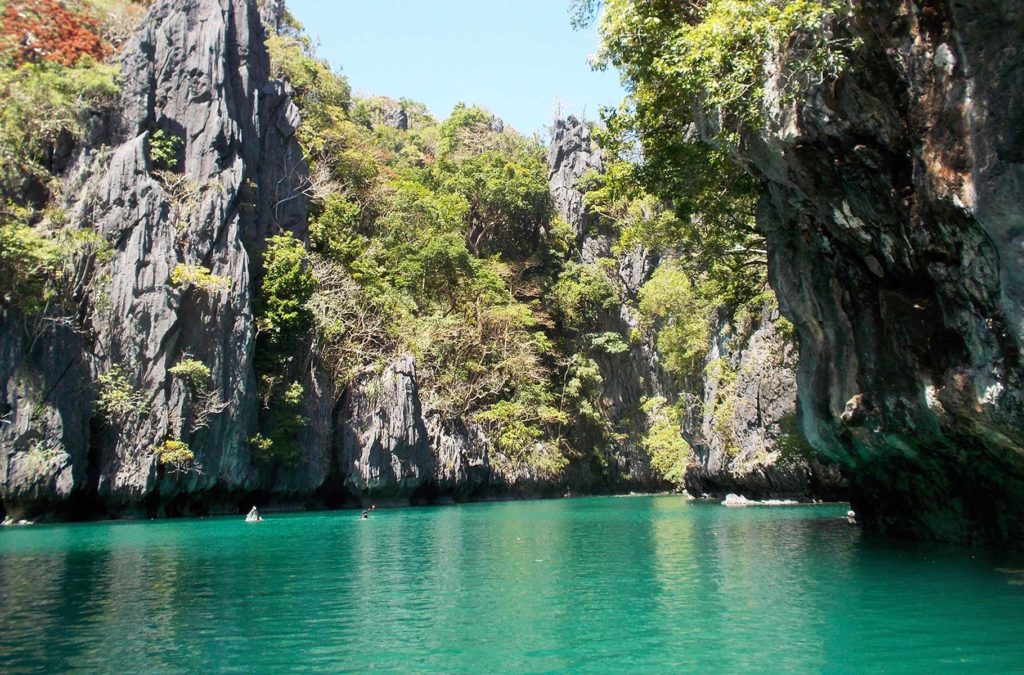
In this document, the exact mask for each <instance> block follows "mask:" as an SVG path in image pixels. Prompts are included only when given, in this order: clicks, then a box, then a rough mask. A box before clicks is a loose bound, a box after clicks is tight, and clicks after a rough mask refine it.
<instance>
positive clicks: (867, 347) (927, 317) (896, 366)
mask: <svg viewBox="0 0 1024 675" xmlns="http://www.w3.org/2000/svg"><path fill="white" fill-rule="evenodd" d="M840 30H842V31H846V30H848V31H849V35H847V36H843V35H842V33H840V36H843V37H856V38H859V39H860V40H862V41H863V46H862V47H860V48H859V49H858V50H857V52H856V53H855V54H853V56H852V59H851V62H850V64H849V66H848V68H847V69H846V72H845V74H844V75H843V76H842V77H841V78H840V79H839V80H838V82H836V83H835V85H834V86H828V87H819V88H818V89H815V90H813V91H811V92H809V93H807V94H806V95H805V96H803V97H802V98H801V99H800V100H799V101H798V102H796V103H795V104H792V105H791V104H787V103H784V100H783V99H782V98H781V97H778V98H775V99H774V100H773V101H772V102H771V103H772V105H773V108H772V110H771V115H770V128H769V129H768V130H767V132H766V133H765V134H764V136H763V137H762V138H757V139H753V138H752V139H750V143H749V146H748V147H747V149H746V150H745V151H744V155H745V160H746V161H748V162H750V163H751V164H752V165H753V166H755V167H756V168H757V170H758V171H759V172H760V173H761V174H762V175H763V176H764V177H765V179H766V181H767V189H766V193H765V197H764V200H763V205H762V208H761V212H760V214H759V222H760V224H761V227H763V228H764V230H765V232H766V233H767V235H768V242H769V254H770V271H771V279H772V285H773V286H774V288H775V289H776V291H777V293H778V295H779V299H780V302H781V305H782V308H783V311H784V313H785V314H786V315H787V316H789V317H791V318H792V319H793V321H794V323H795V324H796V327H797V329H798V331H799V335H800V345H801V349H800V370H799V376H798V379H799V391H800V417H801V423H802V426H803V429H804V431H805V432H806V435H807V437H808V439H809V440H810V442H811V443H812V444H813V446H814V447H815V449H816V450H817V451H818V452H820V453H822V454H823V455H824V456H826V457H828V458H830V459H832V460H834V461H838V462H840V463H841V464H842V465H843V466H844V469H845V471H846V473H847V474H848V475H849V476H850V479H851V483H852V490H853V496H852V500H853V502H854V508H855V509H856V510H857V511H858V513H859V514H860V515H861V517H862V520H863V521H864V522H865V523H866V524H867V525H868V526H869V527H873V528H876V529H880V530H883V531H887V532H893V533H898V534H904V535H914V536H930V537H938V538H942V539H950V540H960V541H964V540H969V541H977V540H989V541H1016V542H1017V543H1019V542H1021V541H1024V380H1022V375H1024V368H1022V365H1021V346H1022V338H1024V335H1022V333H1024V258H1022V256H1021V247H1022V245H1024V234H1022V233H1024V198H1022V181H1024V154H1022V148H1024V118H1022V113H1021V111H1022V110H1024V56H1022V52H1021V50H1020V44H1019V42H1020V36H1021V35H1022V34H1024V9H1022V7H1021V6H1020V4H1019V3H1017V2H1011V1H1007V0H969V1H967V2H958V3H953V2H947V1H945V0H935V1H932V0H907V1H903V2H897V1H895V0H873V1H871V2H867V3H860V4H859V5H858V6H857V9H856V10H855V11H854V13H853V15H852V18H851V19H850V21H849V23H848V25H847V26H845V27H840ZM776 84H777V83H776ZM777 88H778V87H776V89H777Z"/></svg>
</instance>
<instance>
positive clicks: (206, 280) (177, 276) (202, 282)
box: [171, 263, 231, 293]
mask: <svg viewBox="0 0 1024 675" xmlns="http://www.w3.org/2000/svg"><path fill="white" fill-rule="evenodd" d="M171 285H172V286H177V287H184V288H189V287H193V288H197V289H199V290H200V291H202V292H204V293H219V292H221V291H226V290H228V289H230V288H231V279H229V278H227V277H222V276H218V275H216V274H212V273H211V272H210V269H209V268H208V267H204V266H202V265H185V264H182V263H178V264H177V265H175V266H174V269H173V270H171Z"/></svg>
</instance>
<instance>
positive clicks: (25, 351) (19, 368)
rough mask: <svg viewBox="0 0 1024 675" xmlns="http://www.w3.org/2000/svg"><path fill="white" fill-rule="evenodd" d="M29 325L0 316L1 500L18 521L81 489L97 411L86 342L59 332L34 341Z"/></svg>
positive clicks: (21, 319)
mask: <svg viewBox="0 0 1024 675" xmlns="http://www.w3.org/2000/svg"><path fill="white" fill-rule="evenodd" d="M28 325H30V324H29V323H28V322H26V320H25V318H24V317H21V316H18V315H17V314H16V313H15V312H13V311H12V312H10V313H8V314H7V316H0V335H2V336H3V339H2V340H0V478H2V481H0V498H2V500H3V506H4V509H5V511H6V512H7V513H8V514H11V515H12V516H13V517H20V516H21V515H22V514H28V513H30V512H31V510H32V509H33V508H34V507H35V505H37V504H40V503H42V504H48V505H49V504H58V503H60V502H61V501H64V500H67V499H68V498H70V497H71V496H72V495H73V494H74V493H75V492H76V491H79V490H82V489H84V487H85V484H86V472H85V468H86V463H87V453H88V443H89V438H88V431H89V426H88V418H89V414H90V412H91V408H92V401H91V398H92V392H91V391H89V389H88V388H85V389H83V388H81V387H80V384H81V383H83V382H88V380H89V368H88V365H87V364H86V363H85V362H84V360H83V352H84V349H83V344H82V339H81V336H80V335H79V334H78V333H76V332H75V331H73V330H71V329H70V328H68V327H66V326H60V327H58V328H55V329H53V330H54V331H55V334H54V335H53V336H52V337H51V338H50V339H40V340H36V341H34V343H33V340H32V339H31V338H30V337H26V330H25V329H26V327H27V326H28Z"/></svg>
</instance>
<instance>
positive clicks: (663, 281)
mask: <svg viewBox="0 0 1024 675" xmlns="http://www.w3.org/2000/svg"><path fill="white" fill-rule="evenodd" d="M716 309H717V303H716V302H714V300H713V299H709V298H707V297H706V296H704V295H703V294H702V293H701V289H699V288H697V287H695V286H694V284H693V282H691V281H690V277H689V275H688V274H687V273H686V272H685V271H683V270H682V269H680V267H679V266H678V265H676V264H673V263H672V262H666V263H663V264H662V265H661V266H659V267H658V269H657V270H656V271H655V272H654V275H653V276H652V277H651V279H650V280H649V281H648V282H647V283H646V284H644V285H643V287H642V288H641V289H640V312H641V314H642V316H643V317H644V320H645V321H646V322H647V323H648V324H650V325H652V326H654V327H656V328H657V346H658V352H659V353H660V354H661V356H662V360H663V361H662V362H663V364H664V366H665V369H666V370H667V371H668V372H670V373H673V374H674V375H676V376H679V377H685V376H686V375H689V374H690V373H692V372H693V370H694V367H695V366H696V365H697V364H698V363H699V362H700V360H701V359H703V358H704V355H705V354H706V353H707V350H708V347H709V342H710V339H711V321H712V318H713V312H714V311H715V310H716Z"/></svg>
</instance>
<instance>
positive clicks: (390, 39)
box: [288, 0, 623, 134]
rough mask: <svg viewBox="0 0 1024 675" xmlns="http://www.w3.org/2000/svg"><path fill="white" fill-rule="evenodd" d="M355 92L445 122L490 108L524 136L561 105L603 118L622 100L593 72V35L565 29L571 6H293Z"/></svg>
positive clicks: (553, 1) (562, 0)
mask: <svg viewBox="0 0 1024 675" xmlns="http://www.w3.org/2000/svg"><path fill="white" fill-rule="evenodd" d="M288 8H289V10H290V11H291V13H292V15H293V16H295V18H297V19H298V20H299V21H301V22H302V23H303V24H304V25H305V27H306V31H307V32H308V33H309V34H310V35H312V36H314V37H315V38H318V39H319V41H320V45H319V49H318V54H319V55H320V57H321V58H324V59H327V61H328V62H329V63H330V64H331V65H332V66H334V67H335V68H340V70H341V72H342V73H344V74H345V75H346V76H347V77H348V79H349V82H350V83H351V84H352V89H353V91H355V92H357V93H364V94H382V95H385V96H391V97H394V98H399V97H403V96H404V97H408V98H411V99H415V100H417V101H422V102H423V103H425V104H426V105H427V107H428V108H429V109H430V111H431V112H432V113H434V114H435V115H437V116H439V117H445V116H447V115H448V113H449V112H451V109H452V107H454V105H455V104H456V103H457V102H459V101H464V102H465V103H470V104H472V103H476V104H479V105H482V106H484V107H486V108H487V109H489V110H490V111H491V112H493V113H495V114H497V115H498V116H499V117H501V118H502V119H504V120H505V122H506V124H511V125H512V126H513V127H515V128H516V129H517V130H519V131H520V132H523V133H526V134H531V133H533V132H534V131H542V127H543V126H544V125H546V124H549V123H550V121H551V117H552V113H553V110H554V109H555V105H556V101H561V105H562V109H563V110H564V111H565V112H566V113H574V114H576V115H581V114H582V113H584V111H585V112H586V116H587V117H588V118H591V119H596V118H597V112H598V108H599V107H600V106H602V105H616V104H618V102H619V101H620V100H621V98H622V95H623V92H622V88H621V86H620V85H619V78H618V74H617V73H615V72H614V71H608V72H593V71H591V69H590V66H589V64H588V63H587V57H588V56H589V55H591V54H593V53H594V52H595V51H597V43H598V36H597V30H596V28H590V29H587V30H582V31H575V30H573V29H572V27H571V26H570V25H569V2H568V0H288Z"/></svg>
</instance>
